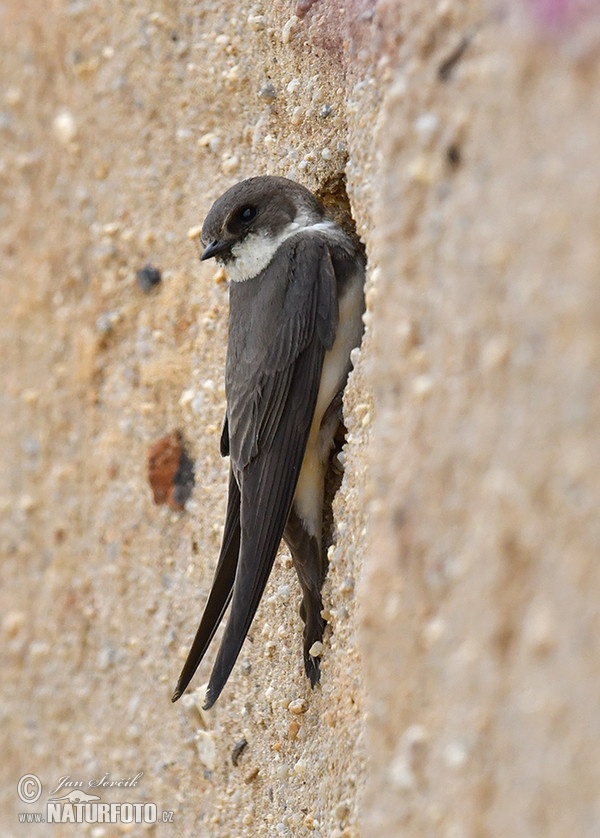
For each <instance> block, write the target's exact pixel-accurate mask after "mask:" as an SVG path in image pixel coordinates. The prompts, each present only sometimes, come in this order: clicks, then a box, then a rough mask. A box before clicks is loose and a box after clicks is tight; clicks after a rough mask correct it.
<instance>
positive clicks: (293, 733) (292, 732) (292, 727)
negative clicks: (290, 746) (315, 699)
mask: <svg viewBox="0 0 600 838" xmlns="http://www.w3.org/2000/svg"><path fill="white" fill-rule="evenodd" d="M300 728H301V724H300V722H299V721H297V720H296V719H292V721H291V722H290V723H289V726H288V739H289V740H290V741H291V742H293V741H294V740H295V739H296V737H297V736H298V733H299V732H300Z"/></svg>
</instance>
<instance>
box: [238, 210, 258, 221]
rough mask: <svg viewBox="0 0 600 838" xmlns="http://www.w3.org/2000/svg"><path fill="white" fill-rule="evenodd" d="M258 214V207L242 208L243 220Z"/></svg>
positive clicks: (250, 218)
mask: <svg viewBox="0 0 600 838" xmlns="http://www.w3.org/2000/svg"><path fill="white" fill-rule="evenodd" d="M255 215H256V207H242V208H241V210H240V218H241V220H242V221H245V222H248V221H252V219H253V218H254V217H255Z"/></svg>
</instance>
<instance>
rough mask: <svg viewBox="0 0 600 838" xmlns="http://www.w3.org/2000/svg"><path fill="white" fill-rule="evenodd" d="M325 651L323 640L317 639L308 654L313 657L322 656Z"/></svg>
mask: <svg viewBox="0 0 600 838" xmlns="http://www.w3.org/2000/svg"><path fill="white" fill-rule="evenodd" d="M324 651H325V647H324V646H323V644H322V643H321V641H320V640H315V642H314V643H313V645H312V646H311V647H310V649H309V650H308V654H309V655H310V656H311V658H320V657H321V655H322V654H323V652H324Z"/></svg>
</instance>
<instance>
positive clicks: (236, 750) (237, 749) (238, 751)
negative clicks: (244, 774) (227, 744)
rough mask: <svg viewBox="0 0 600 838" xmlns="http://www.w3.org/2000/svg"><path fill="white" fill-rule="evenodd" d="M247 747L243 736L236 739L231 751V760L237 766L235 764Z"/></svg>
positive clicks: (246, 741)
mask: <svg viewBox="0 0 600 838" xmlns="http://www.w3.org/2000/svg"><path fill="white" fill-rule="evenodd" d="M247 747H248V740H247V739H246V738H245V737H242V739H238V741H237V742H236V743H235V745H234V746H233V749H232V751H231V761H232V763H233V764H234V765H236V766H237V764H238V763H239V761H240V757H241V755H242V754H243V753H244V751H245V750H246V748H247Z"/></svg>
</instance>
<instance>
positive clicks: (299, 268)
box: [173, 176, 365, 708]
mask: <svg viewBox="0 0 600 838" xmlns="http://www.w3.org/2000/svg"><path fill="white" fill-rule="evenodd" d="M201 238H202V243H203V245H204V251H203V253H202V256H201V259H211V258H213V257H214V258H215V259H216V260H217V262H219V263H220V264H222V265H223V266H224V267H225V268H226V270H227V272H228V274H229V279H230V280H231V282H230V289H229V294H230V297H229V305H230V308H229V339H228V344H227V362H226V370H225V391H226V397H227V411H226V416H225V422H224V426H223V433H222V435H221V454H222V455H223V456H229V462H230V470H229V495H228V500H227V513H226V518H225V529H224V531H223V540H222V544H221V552H220V555H219V559H218V563H217V568H216V571H215V576H214V579H213V583H212V588H211V591H210V595H209V597H208V601H207V603H206V607H205V609H204V614H203V615H202V619H201V621H200V626H199V628H198V631H197V633H196V637H195V639H194V642H193V644H192V647H191V650H190V652H189V655H188V658H187V660H186V662H185V664H184V666H183V669H182V672H181V675H180V677H179V681H178V683H177V687H176V689H175V692H174V694H173V701H177V699H178V698H179V697H180V696H181V695H182V693H183V692H184V690H185V689H186V687H187V686H188V684H189V682H190V680H191V678H192V676H193V675H194V673H195V671H196V669H197V668H198V665H199V664H200V662H201V660H202V658H203V657H204V655H205V653H206V650H207V649H208V646H209V644H210V642H211V640H212V638H213V636H214V634H215V632H216V630H217V628H218V626H219V624H220V622H221V620H222V618H223V615H224V614H225V611H226V609H227V606H228V605H229V602H230V601H231V611H230V613H229V619H228V621H227V626H226V628H225V632H224V634H223V639H222V641H221V645H220V648H219V651H218V653H217V657H216V660H215V663H214V666H213V670H212V673H211V676H210V681H209V684H208V690H207V693H206V701H205V705H204V706H205V708H209V707H212V705H213V704H214V703H215V701H216V700H217V698H218V697H219V695H220V694H221V691H222V690H223V687H224V686H225V683H226V682H227V679H228V677H229V675H230V673H231V670H232V669H233V666H234V664H235V661H236V659H237V657H238V655H239V653H240V649H241V647H242V644H243V642H244V639H245V637H246V635H247V633H248V630H249V629H250V625H251V623H252V620H253V618H254V615H255V613H256V609H257V608H258V604H259V602H260V599H261V596H262V594H263V591H264V589H265V586H266V584H267V580H268V578H269V574H270V572H271V568H272V567H273V562H274V560H275V556H276V553H277V550H278V547H279V544H280V542H281V539H282V537H283V539H284V540H285V541H286V543H287V545H288V547H289V549H290V551H291V555H292V560H293V563H294V567H295V568H296V571H297V574H298V578H299V580H300V585H301V588H302V604H301V607H300V615H301V617H302V619H303V621H304V666H305V669H306V674H307V675H308V677H309V678H310V682H311V684H312V685H313V686H314V685H315V683H316V682H317V681H318V680H319V675H320V672H319V658H318V656H312V655H311V654H310V649H311V648H312V647H313V644H314V643H315V642H316V641H320V640H321V639H322V637H323V629H324V626H325V622H324V620H323V617H322V616H321V611H322V610H323V603H322V600H321V588H322V585H323V579H324V576H325V572H326V556H325V555H324V553H323V546H322V528H323V520H322V518H323V492H324V481H325V474H326V471H327V466H328V460H329V455H330V452H331V449H332V445H333V440H334V436H335V433H336V430H337V428H338V426H339V423H340V421H341V415H342V413H341V412H342V393H343V390H344V387H345V385H346V380H347V378H348V373H349V371H350V367H351V365H350V353H351V351H352V349H354V347H356V346H358V345H359V344H360V341H361V337H362V331H363V324H362V314H363V311H364V278H365V257H364V252H363V250H362V248H361V247H360V246H359V245H358V244H357V243H356V242H355V241H354V240H353V239H352V238H351V237H350V236H349V235H348V234H347V233H345V232H344V230H343V229H342V228H341V227H339V226H338V225H337V224H335V223H334V222H333V221H332V220H330V219H329V218H327V216H326V214H325V211H324V208H323V206H322V205H321V203H320V202H319V201H318V200H317V198H316V197H315V196H314V195H313V194H312V193H311V192H309V191H308V189H305V188H304V187H303V186H301V185H300V184H298V183H295V182H294V181H291V180H288V179H287V178H282V177H266V176H265V177H254V178H250V179H249V180H244V181H242V182H241V183H238V184H237V185H235V186H233V187H232V188H231V189H229V190H228V191H227V192H225V194H224V195H222V196H221V197H220V198H219V199H218V200H217V201H216V202H215V203H214V205H213V207H212V208H211V210H210V212H209V213H208V215H207V217H206V220H205V222H204V225H203V227H202V236H201Z"/></svg>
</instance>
